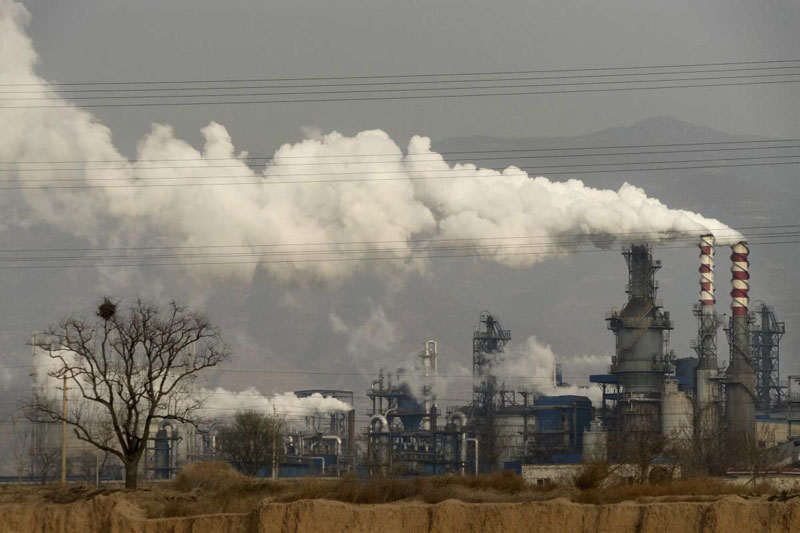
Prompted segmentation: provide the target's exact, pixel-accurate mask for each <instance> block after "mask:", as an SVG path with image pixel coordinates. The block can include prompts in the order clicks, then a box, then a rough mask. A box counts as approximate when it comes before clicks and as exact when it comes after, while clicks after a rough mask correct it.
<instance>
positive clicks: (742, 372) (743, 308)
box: [725, 241, 756, 446]
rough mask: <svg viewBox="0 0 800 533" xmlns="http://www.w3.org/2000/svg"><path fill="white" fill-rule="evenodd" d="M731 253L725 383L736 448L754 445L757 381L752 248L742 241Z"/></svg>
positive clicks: (727, 412) (727, 414) (731, 429)
mask: <svg viewBox="0 0 800 533" xmlns="http://www.w3.org/2000/svg"><path fill="white" fill-rule="evenodd" d="M731 251H732V253H731V319H730V326H729V328H728V344H730V349H731V352H730V353H731V355H730V364H729V366H728V371H727V380H726V381H727V384H726V398H727V401H726V405H725V410H726V413H725V418H726V421H727V422H728V430H729V431H730V434H731V436H732V437H733V438H734V439H735V440H734V441H733V442H734V443H735V445H737V446H743V445H744V446H747V445H749V446H753V445H754V441H755V415H756V413H755V404H756V397H755V379H756V378H755V371H754V370H753V366H752V362H751V360H750V323H749V317H748V305H749V303H750V294H749V293H750V260H749V256H750V249H749V248H748V247H747V242H745V241H740V242H738V243H736V244H734V245H733V246H731ZM742 441H743V442H742Z"/></svg>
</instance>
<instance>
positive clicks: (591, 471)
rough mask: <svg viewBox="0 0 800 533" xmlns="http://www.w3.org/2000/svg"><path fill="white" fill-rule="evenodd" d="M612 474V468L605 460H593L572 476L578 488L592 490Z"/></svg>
mask: <svg viewBox="0 0 800 533" xmlns="http://www.w3.org/2000/svg"><path fill="white" fill-rule="evenodd" d="M609 475H611V468H610V467H609V465H608V463H607V462H605V461H592V462H588V463H585V464H584V465H583V466H582V467H581V468H580V470H579V471H578V473H577V474H575V476H574V477H573V478H572V482H573V484H574V485H575V487H576V488H578V489H580V490H592V489H596V488H598V487H600V485H602V484H603V482H604V481H605V480H606V479H608V476H609Z"/></svg>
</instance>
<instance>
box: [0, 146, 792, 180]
mask: <svg viewBox="0 0 800 533" xmlns="http://www.w3.org/2000/svg"><path fill="white" fill-rule="evenodd" d="M798 157H800V153H798V154H796V155H795V154H788V155H768V156H747V157H712V158H710V159H668V160H661V161H614V162H611V163H574V164H571V163H566V164H561V165H537V166H535V167H534V166H514V168H517V169H519V170H524V171H528V172H526V173H525V174H513V173H508V172H504V173H503V174H501V175H497V176H485V175H482V174H468V175H464V176H463V177H476V178H480V177H486V178H488V177H510V176H528V175H531V172H534V173H535V172H539V171H542V170H549V169H554V168H555V169H569V168H587V167H589V168H594V167H608V166H614V167H622V166H627V165H662V164H663V165H667V164H678V163H706V162H717V161H756V160H763V159H792V158H798ZM798 163H800V161H798ZM203 168H205V169H207V170H213V169H214V168H218V167H203ZM67 170H74V169H67ZM136 170H140V169H136ZM479 171H490V172H501V171H500V170H498V169H492V168H449V167H448V168H446V169H436V170H432V169H431V170H428V169H415V168H408V169H403V170H376V169H367V170H354V171H347V172H308V173H297V172H292V173H285V174H267V175H261V174H212V175H203V176H192V175H190V176H174V175H170V176H138V175H137V176H136V177H135V180H142V181H144V180H148V181H149V180H205V179H229V178H235V179H240V178H249V179H259V180H261V179H264V178H268V179H270V180H271V179H274V178H301V177H319V176H362V175H365V174H379V175H384V174H403V175H408V174H412V175H413V174H422V173H426V172H437V173H447V174H450V173H461V174H463V173H465V172H473V173H474V172H479ZM545 173H546V172H545ZM412 177H413V176H412ZM420 177H423V178H424V177H430V178H433V176H420ZM130 180H131V178H129V177H127V176H123V177H110V178H86V177H83V176H78V177H47V178H24V179H0V183H37V182H61V181H81V182H98V181H109V182H114V181H130ZM375 181H380V179H379V178H375Z"/></svg>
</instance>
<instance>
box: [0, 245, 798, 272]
mask: <svg viewBox="0 0 800 533" xmlns="http://www.w3.org/2000/svg"><path fill="white" fill-rule="evenodd" d="M749 244H750V246H763V245H776V244H780V245H790V244H800V240H798V241H770V242H758V243H749ZM695 247H696V244H690V245H681V246H661V247H660V248H661V249H678V248H695ZM593 252H595V253H599V252H615V253H616V252H617V250H616V249H611V248H609V249H602V248H600V249H579V250H563V251H561V250H553V251H546V252H541V251H537V252H500V253H467V254H443V255H430V254H426V255H413V254H412V255H392V256H382V257H375V256H369V257H331V258H323V259H317V258H311V259H308V258H305V259H303V258H300V259H269V260H248V261H190V262H161V263H112V264H106V263H89V264H75V263H66V264H55V265H53V264H48V265H40V264H32V265H31V264H26V265H2V266H0V270H10V269H15V270H19V269H22V270H33V269H52V268H57V269H64V268H98V267H104V268H143V267H162V266H182V267H187V266H210V265H269V264H303V263H326V262H327V263H341V262H350V263H352V262H368V261H409V260H412V259H462V258H481V257H489V258H500V257H514V256H539V255H546V256H549V257H553V256H559V255H573V254H577V253H593ZM130 259H136V258H135V257H131V258H130Z"/></svg>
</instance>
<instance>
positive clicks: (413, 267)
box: [0, 0, 738, 285]
mask: <svg viewBox="0 0 800 533" xmlns="http://www.w3.org/2000/svg"><path fill="white" fill-rule="evenodd" d="M28 19H29V14H28V12H27V11H26V9H25V8H24V7H23V6H22V5H21V4H19V3H16V2H12V1H10V0H0V65H1V66H0V83H4V84H26V85H25V90H26V92H28V93H31V97H32V98H37V97H46V96H55V94H54V92H53V91H54V89H53V87H52V86H50V85H49V84H48V83H47V82H46V81H44V80H42V79H41V78H39V77H37V76H36V74H35V71H34V66H35V63H36V61H37V56H36V52H35V50H34V47H33V44H32V42H31V40H30V39H29V37H28V36H27V35H26V33H25V26H26V24H27V23H28ZM21 105H27V106H35V105H42V106H45V107H40V108H36V107H28V108H19V107H18V108H13V106H21ZM64 106H66V107H64ZM0 120H2V123H3V124H4V127H3V128H2V131H0V160H2V161H6V162H12V163H8V164H6V165H5V166H4V168H6V169H9V170H10V171H9V172H4V175H5V179H6V180H10V183H9V182H7V183H6V185H8V186H10V187H20V188H21V189H18V190H14V191H7V192H9V193H10V194H4V195H2V199H0V208H2V209H4V210H7V211H6V212H15V213H17V216H16V218H15V220H14V222H13V224H17V225H31V224H41V223H46V224H52V225H53V226H54V227H58V228H59V229H60V230H61V231H65V232H67V233H69V234H71V235H74V236H77V237H80V238H83V239H86V240H87V241H88V242H89V243H90V244H91V246H96V247H101V246H102V247H137V246H153V245H157V246H164V247H169V246H180V247H201V248H192V250H202V251H203V254H204V255H203V256H202V259H199V260H198V261H200V262H203V263H206V264H203V265H201V266H193V267H192V268H191V269H189V272H190V273H191V274H190V275H191V276H195V277H197V278H198V279H200V278H202V279H203V281H205V282H209V280H214V279H218V278H235V279H239V280H241V281H243V282H249V281H250V280H251V279H252V276H253V275H254V272H255V271H256V270H257V269H263V270H264V271H265V272H266V273H268V274H269V276H271V277H272V278H273V279H276V280H278V281H280V282H284V283H289V284H295V285H308V284H314V283H341V282H343V281H346V280H347V279H349V278H351V277H353V276H354V275H357V274H359V273H363V272H372V273H375V274H377V275H378V276H384V277H386V279H387V280H396V279H401V280H402V278H403V276H404V275H408V274H410V273H412V272H418V271H421V270H424V269H425V268H426V259H425V258H424V256H425V255H426V254H425V250H423V253H420V248H419V244H418V242H419V240H421V239H431V240H445V239H454V240H467V239H469V240H471V239H482V240H481V241H479V242H480V251H479V253H478V254H477V255H480V256H481V257H483V258H484V259H486V260H490V261H496V262H499V263H502V264H504V265H507V266H510V267H528V266H530V265H532V264H534V263H536V262H538V261H541V260H544V259H546V258H548V257H552V256H554V255H556V254H561V253H563V252H569V251H570V250H572V249H573V247H574V243H575V240H574V238H572V237H574V236H584V237H583V239H585V240H587V242H588V241H592V242H594V243H595V244H598V245H602V246H607V245H610V244H612V243H613V242H614V236H615V235H619V234H625V233H630V232H636V236H638V237H641V238H642V239H669V238H674V237H675V236H678V235H684V234H687V233H691V234H694V235H697V234H699V232H702V231H704V230H707V229H709V230H712V231H714V232H715V233H718V240H719V241H720V242H724V241H728V240H730V241H735V240H737V238H738V235H737V234H736V233H735V232H733V231H732V230H729V229H726V226H725V225H724V224H722V223H721V222H719V221H717V220H713V219H708V218H705V217H703V216H701V215H699V214H697V213H692V212H689V211H684V210H677V209H670V208H668V207H667V206H665V205H664V204H662V203H661V202H660V201H658V200H657V199H654V198H651V197H648V196H647V194H646V193H645V192H644V191H643V190H642V189H640V188H637V187H635V186H632V185H629V184H625V185H623V186H622V187H621V188H620V189H619V190H617V191H614V190H602V189H594V188H591V187H588V186H586V185H585V184H584V183H583V182H581V181H579V180H574V179H573V180H568V181H565V182H554V181H550V180H549V179H547V178H545V177H535V176H529V175H528V174H526V173H525V172H523V171H522V170H520V169H518V168H515V167H509V168H507V169H505V170H503V171H497V170H492V169H486V168H477V167H475V166H474V165H469V164H466V165H464V164H455V165H451V164H449V163H448V162H446V161H445V160H444V159H443V158H442V156H441V155H440V154H438V153H436V152H434V151H432V150H431V147H430V146H431V145H430V139H428V138H426V137H422V136H415V137H413V138H412V139H411V140H410V142H409V143H408V146H407V148H406V149H405V150H403V149H401V147H400V146H398V144H397V143H396V142H395V141H393V140H392V139H391V138H390V137H389V136H388V135H387V134H386V133H384V132H383V131H379V130H371V131H363V132H361V133H358V134H356V135H353V136H345V135H342V134H339V133H336V132H331V133H328V134H326V135H321V136H312V138H308V139H306V140H304V141H302V142H299V143H296V144H286V145H284V146H282V147H280V148H279V149H278V150H277V151H276V152H275V154H274V157H273V159H272V161H271V162H269V163H268V164H266V165H265V166H263V167H262V168H259V169H254V168H252V167H251V166H249V165H248V164H247V154H245V153H242V152H237V151H236V149H235V147H234V145H233V142H232V140H231V137H230V135H229V134H228V132H227V130H226V129H225V127H224V126H223V125H221V124H218V123H216V122H211V123H210V124H208V126H206V127H205V128H204V129H203V130H202V133H203V136H204V138H205V144H204V146H203V147H202V148H201V149H197V148H195V147H193V146H191V145H190V144H189V143H187V142H185V141H183V140H181V139H179V138H176V137H175V135H174V132H173V130H172V128H171V127H170V126H169V125H165V124H154V125H153V126H152V129H151V131H150V133H149V134H147V135H146V136H145V137H144V138H143V139H142V140H141V141H140V142H139V144H138V149H137V151H138V154H137V158H136V159H135V160H132V161H128V160H127V159H126V158H124V157H123V156H122V155H121V154H120V153H119V152H118V151H117V149H116V148H115V147H114V144H113V142H112V135H111V131H110V130H109V129H108V128H107V127H106V126H105V125H103V124H102V123H100V122H99V121H98V120H97V119H96V118H95V117H94V116H93V115H92V114H91V113H89V112H88V111H86V110H83V109H81V108H80V107H77V106H74V105H70V104H69V102H68V100H66V99H59V100H45V101H38V102H37V101H36V100H33V101H26V102H23V103H19V101H16V102H10V103H4V104H3V106H2V108H1V109H0ZM29 161H41V162H63V161H73V162H77V163H71V164H69V165H65V164H58V165H47V164H45V165H38V166H33V167H32V166H31V165H29V164H28V165H26V164H22V163H13V162H29ZM104 162H105V163H104ZM65 166H67V167H70V168H72V169H73V170H64V167H65ZM148 167H159V168H149V169H148ZM165 167H168V168H165ZM179 167H181V168H179ZM187 167H190V168H187ZM28 168H37V169H45V170H41V171H36V172H19V171H20V170H22V169H28ZM47 169H49V170H47ZM464 176H469V177H464ZM476 176H477V178H476ZM66 178H69V181H64V180H65V179H66ZM155 178H157V179H155ZM32 179H36V180H40V181H36V182H33V181H30V180H32ZM42 180H56V181H42ZM359 180H361V181H359ZM282 181H292V182H297V181H311V182H312V183H303V184H298V183H290V184H279V183H280V182H282ZM242 182H248V183H254V184H250V185H234V184H233V183H242ZM197 183H203V184H206V185H204V186H188V187H184V186H177V187H176V186H172V185H176V184H197ZM209 183H220V184H221V185H218V186H209V185H207V184H209ZM156 184H158V185H170V186H157V187H153V186H142V185H156ZM42 185H44V186H48V187H50V186H60V187H80V188H58V189H53V190H47V191H42V190H40V189H36V187H40V186H42ZM86 186H91V187H92V188H86ZM18 205H24V206H26V208H25V209H19V208H15V209H14V210H10V207H11V206H18ZM3 224H4V223H3V222H0V232H2V231H3V230H5V229H8V227H9V226H10V225H11V224H12V223H11V222H9V221H6V222H5V224H6V226H3ZM719 230H722V233H719ZM524 236H535V237H536V238H537V241H536V242H538V244H535V245H532V246H531V247H530V248H525V249H519V248H512V251H511V252H510V251H509V248H508V246H504V245H503V244H502V243H503V242H504V241H502V240H498V239H504V238H517V237H524ZM566 236H569V237H570V239H565V237H566ZM483 239H492V240H483ZM559 239H562V240H561V241H559ZM451 242H456V241H451ZM472 242H474V241H472ZM565 242H566V243H567V244H564V243H565ZM265 244H266V245H269V247H264V246H260V245H265ZM221 246H224V248H216V247H221ZM209 247H210V248H209ZM234 247H236V248H234ZM427 252H428V253H430V251H427ZM518 252H530V253H518ZM232 253H238V254H240V255H239V256H236V257H233V256H232V255H231V254H232ZM467 253H469V252H467ZM215 254H216V255H215ZM375 258H380V260H371V259H375ZM387 258H389V259H393V260H385V259H387ZM364 259H370V260H364ZM395 259H396V260H395ZM188 260H191V259H188ZM237 262H238V263H239V264H235V263H237ZM232 263H234V264H232Z"/></svg>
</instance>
